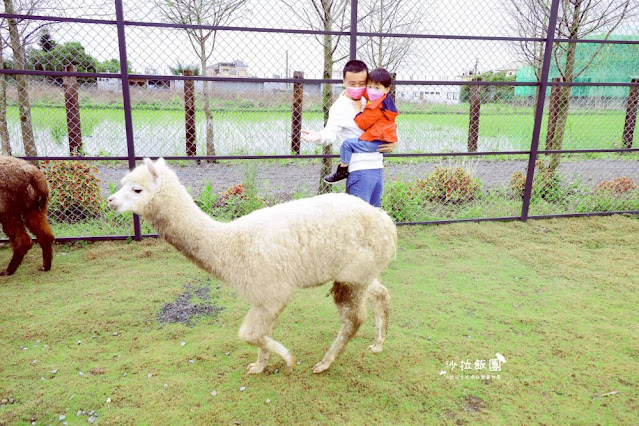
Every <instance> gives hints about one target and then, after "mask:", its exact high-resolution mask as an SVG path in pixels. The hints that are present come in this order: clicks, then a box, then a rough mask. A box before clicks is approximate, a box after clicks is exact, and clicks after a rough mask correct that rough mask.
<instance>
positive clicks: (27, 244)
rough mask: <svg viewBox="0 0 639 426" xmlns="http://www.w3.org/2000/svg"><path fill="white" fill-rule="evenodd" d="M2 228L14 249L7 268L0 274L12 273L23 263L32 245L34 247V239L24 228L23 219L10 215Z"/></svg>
mask: <svg viewBox="0 0 639 426" xmlns="http://www.w3.org/2000/svg"><path fill="white" fill-rule="evenodd" d="M2 229H3V230H4V233H5V234H7V237H9V241H10V242H11V248H12V249H13V256H12V257H11V260H10V261H9V266H7V269H4V270H2V271H0V275H12V274H13V273H14V272H15V271H16V269H18V266H20V264H21V263H22V259H24V256H25V255H26V254H27V252H28V251H29V250H31V247H33V241H31V237H30V236H29V234H27V231H25V230H24V223H23V222H22V220H21V219H18V218H15V217H10V218H7V219H6V220H5V221H4V222H3V223H2Z"/></svg>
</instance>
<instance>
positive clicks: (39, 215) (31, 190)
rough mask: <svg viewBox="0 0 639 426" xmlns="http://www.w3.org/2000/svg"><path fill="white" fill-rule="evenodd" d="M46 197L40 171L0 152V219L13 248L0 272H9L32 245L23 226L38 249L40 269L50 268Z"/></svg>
mask: <svg viewBox="0 0 639 426" xmlns="http://www.w3.org/2000/svg"><path fill="white" fill-rule="evenodd" d="M48 197H49V187H48V185H47V179H46V177H45V176H44V173H42V172H41V171H40V170H39V169H38V168H37V167H35V166H34V165H32V164H30V163H28V162H26V161H24V160H21V159H18V158H13V157H9V156H6V155H0V222H1V223H2V229H3V231H4V233H5V234H7V237H9V241H10V242H11V247H12V249H13V256H12V257H11V261H10V262H9V266H7V269H4V270H2V271H0V275H11V274H13V273H14V272H15V271H16V269H18V266H20V263H22V259H23V258H24V256H25V254H27V252H28V251H29V250H30V249H31V247H32V246H33V242H32V241H31V237H30V236H29V234H28V233H27V232H26V229H29V230H30V231H31V232H33V234H34V235H35V236H36V238H37V240H38V244H40V247H41V248H42V257H43V265H42V267H41V268H40V270H42V271H48V270H49V269H51V259H52V257H53V240H54V236H53V232H52V231H51V227H50V226H49V222H48V221H47V202H48ZM25 228H26V229H25Z"/></svg>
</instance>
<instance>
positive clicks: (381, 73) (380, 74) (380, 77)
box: [368, 68, 393, 87]
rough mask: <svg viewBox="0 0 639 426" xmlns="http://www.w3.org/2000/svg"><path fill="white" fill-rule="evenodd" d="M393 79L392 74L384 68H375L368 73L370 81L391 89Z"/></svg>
mask: <svg viewBox="0 0 639 426" xmlns="http://www.w3.org/2000/svg"><path fill="white" fill-rule="evenodd" d="M392 79H393V78H392V77H391V75H390V73H389V72H388V71H386V70H385V69H384V68H375V69H374V70H373V71H371V72H369V73H368V81H372V82H374V83H379V84H381V85H382V86H384V87H390V85H391V80H392Z"/></svg>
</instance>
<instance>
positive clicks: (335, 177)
mask: <svg viewBox="0 0 639 426" xmlns="http://www.w3.org/2000/svg"><path fill="white" fill-rule="evenodd" d="M347 177H348V166H346V167H342V166H337V170H336V171H335V173H333V174H332V175H328V176H326V177H325V178H324V182H326V183H328V184H330V185H333V184H335V183H337V182H339V181H340V180H344V179H346V178H347Z"/></svg>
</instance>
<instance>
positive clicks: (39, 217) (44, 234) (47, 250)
mask: <svg viewBox="0 0 639 426" xmlns="http://www.w3.org/2000/svg"><path fill="white" fill-rule="evenodd" d="M25 220H26V224H27V228H29V230H30V231H31V232H33V234H34V235H35V236H36V238H37V239H38V244H39V245H40V248H41V249H42V267H41V268H40V270H41V271H48V270H49V269H51V259H52V258H53V240H54V236H53V231H52V230H51V227H50V226H49V222H48V221H47V211H46V209H44V210H33V211H30V212H29V213H27V214H26V216H25Z"/></svg>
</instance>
